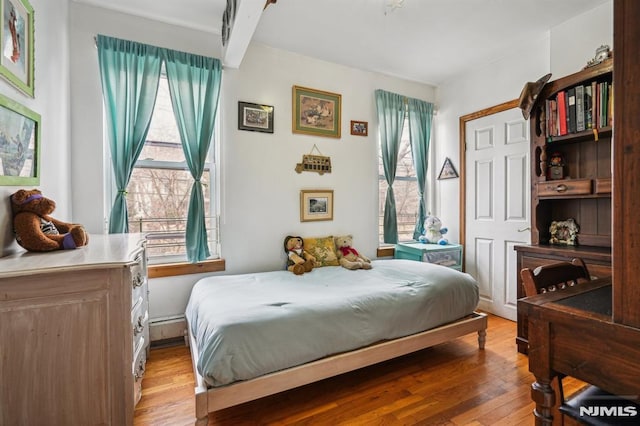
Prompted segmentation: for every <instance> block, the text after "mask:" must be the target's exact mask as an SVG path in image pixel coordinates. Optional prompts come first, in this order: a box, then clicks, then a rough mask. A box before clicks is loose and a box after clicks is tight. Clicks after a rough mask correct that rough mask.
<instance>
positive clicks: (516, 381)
mask: <svg viewBox="0 0 640 426" xmlns="http://www.w3.org/2000/svg"><path fill="white" fill-rule="evenodd" d="M515 336H516V324H515V323H514V322H512V321H508V320H505V319H502V318H500V317H496V316H492V315H490V316H489V328H488V330H487V344H486V349H485V350H484V351H481V350H479V349H478V344H477V335H476V334H475V333H474V334H470V335H468V336H465V337H461V338H458V339H456V340H454V341H451V342H447V343H443V344H441V345H437V346H435V347H432V348H429V349H425V350H422V351H420V352H416V353H414V354H410V355H407V356H404V357H401V358H397V359H395V360H391V361H386V362H383V363H381V364H377V365H374V366H371V367H367V368H364V369H361V370H358V371H354V372H352V373H347V374H343V375H340V376H337V377H334V378H330V379H326V380H323V381H321V382H318V383H313V384H310V385H306V386H303V387H300V388H298V389H294V390H290V391H286V392H282V393H280V394H277V395H273V396H270V397H266V398H262V399H260V400H257V401H253V402H248V403H245V404H242V405H238V406H236V407H231V408H227V409H224V410H220V411H218V412H216V413H211V414H209V425H234V426H236V425H257V424H260V425H262V424H271V425H293V424H295V425H338V424H343V425H414V424H419V425H474V426H480V425H492V426H499V425H505V426H513V425H532V424H533V415H532V411H533V403H532V402H531V399H530V398H531V397H530V392H529V389H530V385H531V383H532V382H533V376H532V375H531V373H529V370H528V359H527V357H526V356H524V355H522V354H519V353H518V352H517V351H516V346H515ZM580 385H581V384H580V383H579V382H577V381H571V380H567V379H565V392H566V393H567V394H568V393H570V392H572V391H573V390H574V389H575V388H578V387H579V386H580ZM142 386H143V390H142V399H141V401H140V403H139V404H138V406H137V407H136V411H135V419H134V424H135V425H171V426H177V425H192V424H193V422H194V419H195V418H194V412H195V408H194V407H195V404H194V381H193V371H192V367H191V357H190V354H189V349H188V348H187V347H186V346H174V347H169V348H162V349H153V350H152V351H151V357H150V359H149V361H148V363H147V371H146V373H145V377H144V380H143V383H142Z"/></svg>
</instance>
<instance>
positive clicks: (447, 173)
mask: <svg viewBox="0 0 640 426" xmlns="http://www.w3.org/2000/svg"><path fill="white" fill-rule="evenodd" d="M457 177H458V172H456V169H455V167H453V164H452V163H451V160H450V159H449V157H447V158H445V159H444V163H443V164H442V169H440V174H439V175H438V179H453V178H457Z"/></svg>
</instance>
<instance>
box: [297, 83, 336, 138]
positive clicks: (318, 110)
mask: <svg viewBox="0 0 640 426" xmlns="http://www.w3.org/2000/svg"><path fill="white" fill-rule="evenodd" d="M292 109H293V129H292V132H293V133H303V134H307V135H315V136H326V137H329V138H340V126H341V124H340V123H341V122H340V120H341V113H342V95H340V94H338V93H331V92H325V91H323V90H316V89H309V88H307V87H300V86H293V108H292Z"/></svg>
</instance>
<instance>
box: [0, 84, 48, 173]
mask: <svg viewBox="0 0 640 426" xmlns="http://www.w3.org/2000/svg"><path fill="white" fill-rule="evenodd" d="M0 147H1V149H0V185H9V186H16V185H40V114H38V113H36V112H34V111H31V110H30V109H29V108H27V107H25V106H23V105H21V104H19V103H18V102H16V101H13V100H11V99H9V98H7V97H6V96H2V95H0Z"/></svg>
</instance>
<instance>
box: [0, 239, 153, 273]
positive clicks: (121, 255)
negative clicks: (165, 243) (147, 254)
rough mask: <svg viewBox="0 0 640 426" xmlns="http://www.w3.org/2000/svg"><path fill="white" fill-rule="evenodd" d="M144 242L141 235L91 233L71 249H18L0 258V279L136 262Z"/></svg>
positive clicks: (119, 265) (118, 265)
mask: <svg viewBox="0 0 640 426" xmlns="http://www.w3.org/2000/svg"><path fill="white" fill-rule="evenodd" d="M145 241H146V240H145V235H144V234H109V235H103V234H91V235H89V244H87V245H86V246H84V247H79V248H77V249H73V250H55V251H50V252H44V253H36V252H28V251H24V250H21V251H20V252H18V253H14V254H11V255H9V256H5V257H1V258H0V278H10V277H14V276H23V275H31V274H34V273H36V272H37V273H42V272H47V271H51V272H55V271H64V270H69V269H82V268H95V267H96V266H101V267H121V266H123V265H126V264H129V263H132V262H134V261H135V258H136V255H137V253H139V252H140V250H141V249H142V247H144V244H145Z"/></svg>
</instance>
